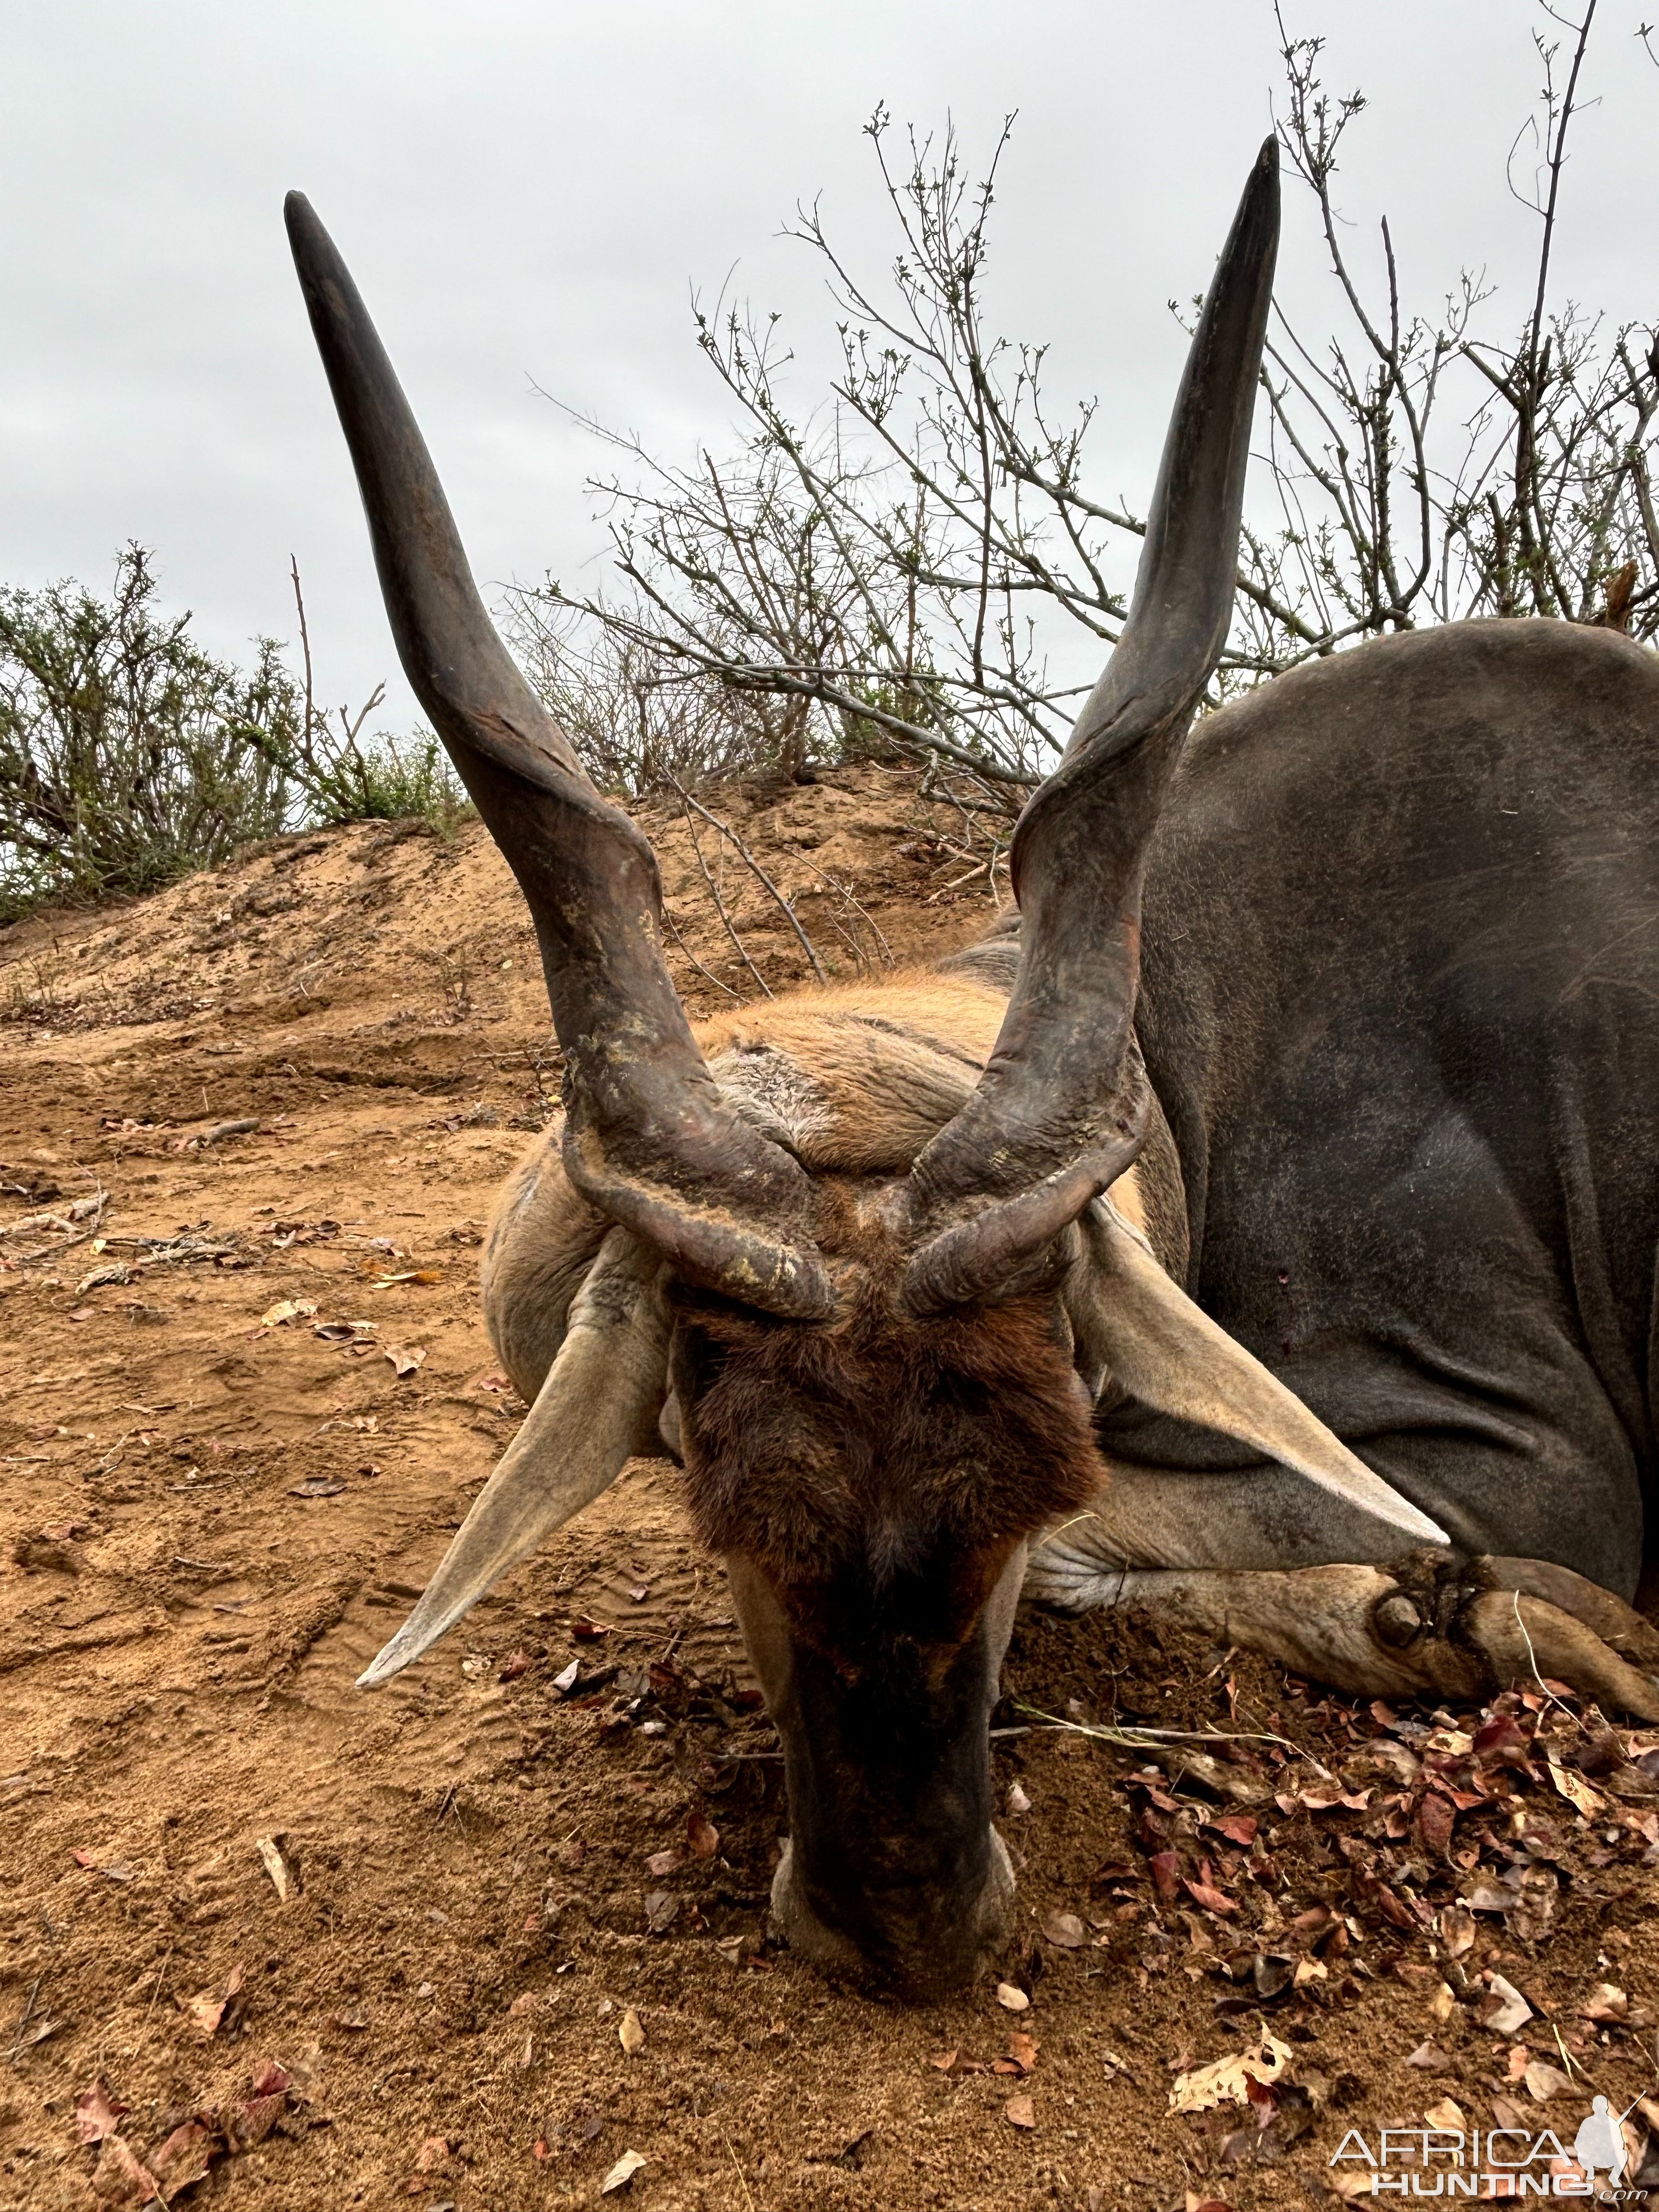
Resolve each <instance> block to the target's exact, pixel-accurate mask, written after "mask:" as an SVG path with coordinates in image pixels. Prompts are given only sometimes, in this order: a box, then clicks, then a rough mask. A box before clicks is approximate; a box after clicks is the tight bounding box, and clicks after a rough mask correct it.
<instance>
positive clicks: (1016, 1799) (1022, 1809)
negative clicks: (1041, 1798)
mask: <svg viewBox="0 0 1659 2212" xmlns="http://www.w3.org/2000/svg"><path fill="white" fill-rule="evenodd" d="M1030 1809H1031V1801H1030V1798H1029V1797H1028V1796H1026V1795H1025V1792H1024V1790H1022V1789H1021V1788H1020V1786H1019V1784H1018V1782H1011V1783H1010V1784H1008V1810H1009V1811H1010V1812H1011V1813H1029V1812H1030Z"/></svg>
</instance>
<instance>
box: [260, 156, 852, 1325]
mask: <svg viewBox="0 0 1659 2212" xmlns="http://www.w3.org/2000/svg"><path fill="white" fill-rule="evenodd" d="M284 213H285V216H286V218H287V222H288V234H289V243H290V245H291V246H292V247H293V252H294V263H295V268H296V270H298V272H299V276H300V285H301V290H302V292H303V293H304V295H305V301H306V306H307V309H308V310H309V312H310V315H311V327H312V330H313V332H314V334H315V336H316V340H317V346H318V350H319V352H320V354H321V355H322V358H323V366H324V368H325V370H326V372H327V375H328V380H329V386H330V388H331V391H332V392H333V394H334V404H335V406H336V408H337V410H338V412H339V417H340V425H341V428H343V431H344V432H345V437H346V443H347V445H348V447H349V448H350V452H351V459H352V462H353V465H355V467H356V472H357V485H358V489H359V490H360V491H361V493H362V501H363V511H364V513H365V514H366V515H367V517H368V530H369V537H370V539H371V541H372V542H373V544H374V565H375V568H377V570H378V571H379V574H380V590H381V592H382V595H383V596H384V599H385V600H386V613H387V616H388V617H389V618H390V621H391V624H392V635H393V637H394V639H395V640H396V641H397V647H398V658H399V659H401V661H402V662H403V665H404V672H405V674H406V675H407V676H408V678H409V681H410V684H411V686H412V687H413V689H414V691H415V694H416V697H417V698H418V699H419V700H420V702H421V704H422V706H423V707H424V708H425V709H426V711H427V713H428V714H429V715H430V716H431V718H432V723H433V726H434V727H435V729H436V731H437V732H438V735H439V736H440V737H441V738H442V740H443V742H444V744H445V746H446V748H447V750H448V752H449V755H450V757H451V759H452V760H453V762H454V763H455V766H456V768H457V769H458V770H459V774H460V776H461V778H462V781H464V782H465V785H466V787H467V789H468V791H469V792H470V793H471V795H472V798H473V799H474V800H475V801H476V803H477V808H478V811H479V813H480V814H481V815H482V816H483V818H484V821H485V822H486V823H487V824H488V825H489V831H490V834H491V836H493V837H494V838H495V842H496V843H497V844H498V845H499V846H500V848H501V851H502V853H503V854H505V856H506V858H507V862H508V864H509V866H511V867H512V870H513V874H514V875H515V876H516V877H517V878H518V879H519V884H520V889H521V890H522V891H523V893H524V896H525V900H526V904H527V905H528V907H529V908H530V912H531V916H532V920H533V921H534V923H535V926H536V934H537V938H538V941H539V943H540V946H541V954H542V966H543V969H544V973H545V975H546V978H547V994H548V999H549V1002H550V1006H551V1007H552V1012H553V1026H554V1029H555V1030H556V1032H557V1035H558V1039H559V1043H560V1046H561V1047H562V1050H563V1053H564V1055H565V1062H566V1071H567V1073H566V1102H567V1109H568V1112H567V1121H566V1131H565V1162H566V1166H567V1169H568V1173H569V1176H570V1178H571V1181H572V1182H574V1184H575V1185H576V1187H577V1188H578V1189H579V1190H580V1191H581V1193H582V1194H583V1195H584V1196H585V1197H586V1198H587V1199H588V1200H590V1201H591V1202H592V1204H593V1205H594V1206H598V1207H599V1209H600V1211H601V1212H604V1213H605V1214H606V1215H608V1216H609V1218H611V1220H613V1221H617V1222H620V1223H622V1224H623V1225H625V1226H627V1227H628V1228H629V1229H631V1230H632V1231H634V1232H635V1234H636V1235H637V1236H639V1237H643V1238H645V1239H646V1240H647V1241H648V1242H649V1243H652V1244H653V1245H654V1246H655V1247H656V1248H657V1249H658V1250H659V1251H660V1252H662V1253H664V1254H665V1255H667V1256H668V1257H669V1258H671V1260H672V1261H674V1262H675V1263H676V1265H677V1266H678V1267H681V1268H682V1269H683V1270H684V1272H685V1273H688V1274H690V1275H692V1276H694V1277H696V1279H698V1280H700V1281H702V1282H704V1283H707V1284H709V1285H712V1286H714V1288H716V1289H718V1290H721V1291H726V1293H727V1294H728V1295H729V1296H731V1297H736V1298H740V1299H742V1300H743V1301H744V1303H745V1304H750V1305H754V1306H759V1307H762V1308H763V1309H764V1310H767V1311H769V1312H772V1313H777V1314H786V1315H792V1316H798V1317H809V1318H810V1317H813V1316H821V1315H823V1314H825V1313H827V1312H828V1311H829V1307H830V1305H831V1303H832V1300H831V1295H830V1291H829V1278H828V1276H827V1274H826V1273H825V1270H824V1267H823V1262H822V1261H821V1260H820V1259H819V1257H818V1255H817V1250H816V1249H815V1247H814V1246H813V1244H812V1242H811V1235H810V1231H809V1227H808V1210H809V1197H810V1184H809V1182H808V1178H807V1176H806V1175H805V1172H804V1170H802V1169H801V1168H800V1166H799V1164H798V1163H797V1162H796V1161H795V1160H793V1158H791V1157H790V1156H789V1154H788V1153H787V1152H784V1151H783V1150H782V1149H781V1147H780V1146H777V1145H775V1144H773V1143H772V1142H771V1141H770V1140H769V1139H768V1138H766V1137H764V1136H763V1135H761V1134H760V1133H758V1132H757V1131H756V1130H755V1129H753V1128H751V1127H749V1126H748V1125H747V1124H746V1123H745V1122H744V1121H741V1120H740V1119H739V1118H738V1116H737V1115H735V1114H733V1113H732V1110H731V1109H730V1108H729V1107H727V1106H726V1103H724V1101H723V1100H722V1099H721V1097H720V1093H719V1091H717V1090H716V1088H715V1085H714V1082H713V1080H712V1079H711V1078H710V1076H709V1073H708V1068H707V1067H706V1066H704V1064H703V1059H702V1054H701V1053H700V1052H699V1051H698V1049H697V1046H696V1040H695V1038H694V1037H693V1036H692V1035H691V1031H690V1027H689V1026H688V1024H687V1022H686V1018H685V1014H684V1009H683V1008H682V1007H681V1005H680V1002H679V1000H678V996H677V995H676V993H675V990H674V986H673V983H672V981H671V978H670V976H669V974H668V970H667V968H666V966H665V963H664V960H663V957H662V947H661V943H660V939H659V926H660V918H661V910H662V890H661V884H660V882H659V877H658V872H657V864H656V860H655V858H654V856H653V853H652V851H651V848H650V846H649V844H648V843H647V841H646V839H645V838H644V837H643V836H641V833H640V831H639V830H638V829H635V826H634V824H633V823H631V822H630V821H629V819H628V817H627V816H626V815H625V814H623V813H622V812H621V811H619V810H618V809H617V808H616V807H614V806H612V805H610V804H608V802H607V801H606V800H605V799H602V798H601V797H600V795H599V793H598V792H597V791H596V790H595V789H594V787H593V786H592V782H591V781H589V779H588V777H587V775H586V773H585V772H584V770H583V769H582V766H581V763H580V761H579V760H578V759H577V757H576V755H575V752H574V749H573V747H572V745H571V744H570V741H569V739H568V738H567V737H566V735H565V733H564V732H563V731H562V730H561V729H560V728H559V727H558V726H557V724H556V722H555V721H554V720H552V718H551V716H550V715H549V714H547V712H546V711H545V709H544V708H543V707H542V705H541V703H540V702H539V701H538V699H537V698H536V696H535V695H534V693H533V692H532V690H531V689H530V687H529V685H528V684H526V682H525V679H524V678H523V676H522V675H521V674H520V671H519V669H518V668H517V666H516V665H514V663H513V659H512V657H511V655H510V654H509V653H507V648H506V647H505V646H504V645H503V644H502V643H501V639H500V638H499V637H498V636H497V635H496V633H495V626H494V624H493V623H491V622H490V620H489V615H488V614H487V613H486V611H485V610H484V605H483V600H482V599H480V597H479V595H478V590H477V585H476V584H475V583H474V581H473V579H472V573H471V569H470V568H469V567H468V566H467V560H466V555H465V551H464V550H462V546H461V541H460V538H459V535H458V534H457V532H456V529H455V525H454V522H453V519H452V517H451V515H450V512H449V507H448V503H447V501H446V500H445V497H444V493H443V487H442V485H441V483H439V481H438V475H437V471H436V470H435V468H434V466H433V464H432V457H431V455H430V454H429V453H428V451H427V448H426V444H425V441H424V440H423V439H422V436H421V433H420V429H419V428H418V426H417V425H416V421H415V417H414V416H413V414H412V413H411V412H410V406H409V403H408V401H407V400H406V399H405V398H404V394H403V391H402V389H401V387H400V386H399V385H398V379H397V376H396V374H394V373H393V370H392V363H391V362H390V361H389V360H388V359H387V357H386V349H385V348H384V347H383V346H382V345H381V343H380V338H379V337H378V335H377V334H376V331H375V329H374V324H373V323H372V322H371V320H370V319H369V315H368V309H367V308H366V307H364V305H363V303H362V299H361V298H360V297H359V296H358V293H357V289H356V285H355V284H354V283H352V281H351V277H350V275H349V272H348V270H347V269H346V266H345V264H344V262H343V260H342V259H341V258H340V255H339V253H338V252H337V250H336V248H335V246H334V242H333V240H331V238H330V237H329V234H328V233H327V232H326V231H325V229H324V228H323V226H322V224H321V223H320V222H319V221H318V219H317V216H316V215H315V214H314V213H313V210H312V207H311V204H310V203H309V202H308V201H307V199H306V198H305V197H304V196H303V194H301V193H299V192H290V193H289V197H288V200H287V203H286V205H285V209H284Z"/></svg>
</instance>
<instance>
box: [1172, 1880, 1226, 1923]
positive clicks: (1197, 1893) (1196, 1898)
mask: <svg viewBox="0 0 1659 2212" xmlns="http://www.w3.org/2000/svg"><path fill="white" fill-rule="evenodd" d="M1182 1886H1183V1887H1184V1888H1185V1890H1186V1892H1187V1894H1188V1897H1190V1898H1191V1899H1192V1900H1193V1903H1194V1905H1202V1906H1203V1908H1204V1910H1205V1911H1206V1912H1218V1913H1220V1914H1222V1915H1224V1916H1231V1914H1233V1913H1235V1912H1237V1910H1238V1907H1237V1905H1235V1904H1234V1903H1233V1901H1232V1899H1231V1897H1228V1896H1227V1895H1226V1894H1225V1893H1224V1892H1223V1891H1221V1890H1218V1889H1217V1888H1215V1887H1213V1886H1212V1884H1211V1883H1209V1882H1207V1881H1188V1882H1187V1883H1185V1884H1183V1885H1182Z"/></svg>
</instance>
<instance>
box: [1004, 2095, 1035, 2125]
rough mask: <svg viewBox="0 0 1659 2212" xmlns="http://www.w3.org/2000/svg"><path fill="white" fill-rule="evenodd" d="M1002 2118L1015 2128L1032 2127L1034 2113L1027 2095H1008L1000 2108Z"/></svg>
mask: <svg viewBox="0 0 1659 2212" xmlns="http://www.w3.org/2000/svg"><path fill="white" fill-rule="evenodd" d="M1002 2116H1003V2118H1005V2119H1006V2120H1007V2121H1009V2122H1010V2123H1012V2125H1013V2126H1015V2127H1017V2128H1034V2127H1035V2126H1036V2112H1034V2111H1033V2110H1032V2108H1031V2100H1030V2098H1029V2097H1010V2098H1009V2100H1008V2101H1007V2103H1006V2105H1005V2106H1003V2108H1002Z"/></svg>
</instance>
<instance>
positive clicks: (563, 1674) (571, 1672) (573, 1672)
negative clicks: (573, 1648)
mask: <svg viewBox="0 0 1659 2212" xmlns="http://www.w3.org/2000/svg"><path fill="white" fill-rule="evenodd" d="M581 1665H582V1662H581V1661H580V1659H573V1660H572V1661H571V1662H570V1664H569V1665H568V1667H562V1668H560V1669H559V1672H558V1673H557V1674H556V1675H555V1676H554V1677H553V1691H554V1694H555V1696H556V1697H561V1698H568V1696H569V1695H570V1693H571V1692H572V1691H573V1690H574V1688H575V1686H576V1680H577V1677H578V1676H579V1675H580V1673H581Z"/></svg>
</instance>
